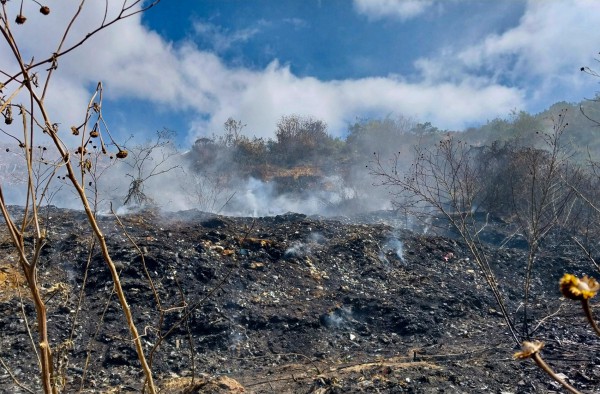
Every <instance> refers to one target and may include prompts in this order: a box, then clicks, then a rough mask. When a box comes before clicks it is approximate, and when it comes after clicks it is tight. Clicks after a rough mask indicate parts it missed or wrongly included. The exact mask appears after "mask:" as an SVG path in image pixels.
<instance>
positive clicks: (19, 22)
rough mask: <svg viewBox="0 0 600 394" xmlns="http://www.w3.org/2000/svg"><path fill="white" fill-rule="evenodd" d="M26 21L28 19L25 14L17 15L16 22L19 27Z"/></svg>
mask: <svg viewBox="0 0 600 394" xmlns="http://www.w3.org/2000/svg"><path fill="white" fill-rule="evenodd" d="M26 20H27V18H26V17H25V15H23V14H19V15H17V17H16V18H15V22H16V23H17V25H22V24H23V23H25V21H26Z"/></svg>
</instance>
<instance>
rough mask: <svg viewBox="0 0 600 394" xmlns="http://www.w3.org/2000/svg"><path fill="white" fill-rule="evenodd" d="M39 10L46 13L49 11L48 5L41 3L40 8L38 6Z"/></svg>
mask: <svg viewBox="0 0 600 394" xmlns="http://www.w3.org/2000/svg"><path fill="white" fill-rule="evenodd" d="M40 12H41V13H42V14H44V15H48V14H49V13H50V7H48V6H47V5H43V6H42V8H40Z"/></svg>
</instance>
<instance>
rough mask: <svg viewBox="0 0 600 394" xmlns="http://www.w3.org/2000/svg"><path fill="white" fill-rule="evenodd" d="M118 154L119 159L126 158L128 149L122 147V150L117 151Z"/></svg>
mask: <svg viewBox="0 0 600 394" xmlns="http://www.w3.org/2000/svg"><path fill="white" fill-rule="evenodd" d="M116 156H117V158H119V159H124V158H126V157H127V151H126V150H124V149H121V150H119V151H118V152H117V155H116Z"/></svg>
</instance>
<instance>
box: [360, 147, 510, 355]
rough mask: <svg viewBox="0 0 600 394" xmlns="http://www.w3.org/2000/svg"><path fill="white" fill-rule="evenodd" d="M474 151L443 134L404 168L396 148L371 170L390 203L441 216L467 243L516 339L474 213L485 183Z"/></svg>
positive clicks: (418, 214)
mask: <svg viewBox="0 0 600 394" xmlns="http://www.w3.org/2000/svg"><path fill="white" fill-rule="evenodd" d="M475 153H476V152H475V151H474V150H473V149H471V147H470V145H469V144H468V143H466V142H464V141H460V140H458V139H456V138H454V137H452V136H446V137H444V138H443V139H442V140H441V141H439V142H438V143H437V144H436V145H435V146H434V147H421V146H416V147H415V152H414V161H413V163H412V164H411V166H410V168H409V169H407V170H404V168H402V166H401V165H400V163H401V160H400V153H398V154H396V155H395V156H394V157H393V158H391V159H390V160H389V162H388V161H382V160H381V158H380V157H379V156H378V155H377V154H376V155H375V157H374V160H373V162H372V165H371V173H372V174H373V175H374V176H375V177H376V178H377V179H378V180H379V182H380V184H381V185H383V186H387V187H390V192H391V193H392V196H393V199H394V204H395V205H396V207H397V208H398V209H400V210H403V211H404V212H405V213H406V214H408V215H411V216H414V217H416V218H420V219H424V220H428V221H431V220H433V219H435V217H436V216H441V217H442V218H443V220H445V221H447V223H449V225H450V227H451V228H452V229H454V230H455V231H456V232H457V233H458V234H459V236H460V238H461V239H462V240H463V241H464V242H465V244H466V245H467V247H468V249H469V252H470V254H471V256H472V257H473V262H474V263H475V265H476V266H477V268H479V270H480V271H481V272H482V275H483V278H484V280H485V282H486V284H487V286H488V287H489V289H490V290H491V292H492V294H493V296H494V298H495V301H496V303H497V305H498V307H499V309H500V312H501V313H502V316H503V318H504V321H505V322H506V325H507V327H508V329H509V330H510V333H511V335H512V337H513V339H514V340H515V342H516V343H519V342H520V340H519V336H518V334H517V331H516V328H515V325H514V319H513V318H512V316H511V313H510V312H509V311H508V309H507V306H506V302H505V297H504V295H503V293H502V291H501V289H500V287H499V284H498V281H497V279H496V275H495V274H494V271H493V269H492V266H491V264H490V261H489V258H488V255H487V254H486V253H485V247H484V244H483V241H482V240H481V239H480V233H481V231H483V230H484V228H485V226H486V225H487V224H488V223H487V218H486V221H485V222H484V223H483V224H482V223H481V221H480V220H478V219H477V217H476V212H477V206H478V205H479V204H480V203H481V201H480V200H479V199H480V197H481V196H482V195H484V190H483V188H484V184H485V183H484V182H483V180H482V179H481V175H482V174H481V173H479V172H478V171H477V166H476V162H475Z"/></svg>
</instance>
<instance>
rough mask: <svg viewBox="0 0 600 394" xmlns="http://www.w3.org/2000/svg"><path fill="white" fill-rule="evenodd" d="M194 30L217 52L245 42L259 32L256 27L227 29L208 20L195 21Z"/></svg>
mask: <svg viewBox="0 0 600 394" xmlns="http://www.w3.org/2000/svg"><path fill="white" fill-rule="evenodd" d="M193 28H194V32H195V33H196V34H197V35H199V36H203V37H204V38H206V39H207V40H208V41H210V43H211V44H212V46H213V49H214V50H215V51H217V52H223V51H225V50H227V49H229V48H230V47H231V46H232V45H234V44H235V43H238V42H246V41H248V40H250V39H251V38H252V37H253V36H254V35H256V34H258V33H259V32H260V29H258V28H257V27H249V28H245V29H239V30H234V31H228V30H225V29H223V27H221V26H218V25H215V24H212V23H210V22H202V21H196V22H194V24H193Z"/></svg>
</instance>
